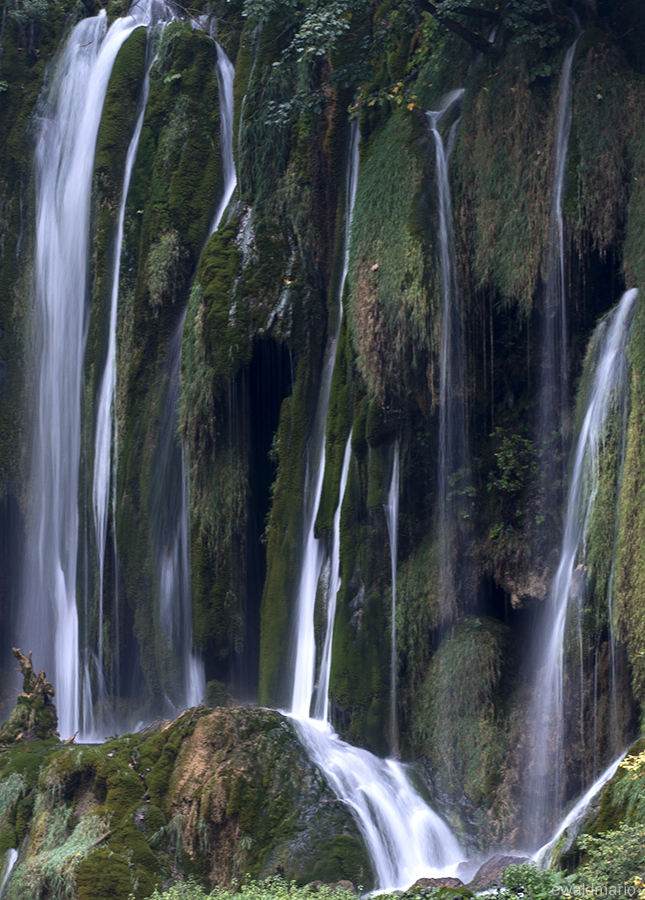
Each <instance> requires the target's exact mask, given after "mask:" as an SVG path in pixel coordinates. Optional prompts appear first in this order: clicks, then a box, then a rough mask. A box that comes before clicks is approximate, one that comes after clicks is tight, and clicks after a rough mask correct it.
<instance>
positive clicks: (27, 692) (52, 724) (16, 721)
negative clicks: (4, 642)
mask: <svg viewBox="0 0 645 900" xmlns="http://www.w3.org/2000/svg"><path fill="white" fill-rule="evenodd" d="M13 655H14V656H15V657H16V659H17V660H18V662H19V663H20V669H21V671H22V675H23V685H22V687H23V690H22V694H20V695H19V696H18V700H17V702H16V705H15V707H14V710H13V712H12V713H11V715H10V716H9V719H8V720H7V721H6V722H5V723H4V725H3V726H2V728H0V744H13V743H15V742H16V741H35V740H47V739H48V738H58V732H57V731H56V728H57V727H58V714H57V712H56V707H55V706H54V688H53V687H52V685H51V684H50V683H49V681H47V679H46V677H45V672H44V670H43V669H41V670H40V672H39V673H38V675H36V673H35V672H34V667H33V665H32V662H31V651H29V656H25V655H24V654H23V653H21V651H20V650H19V649H18V648H17V647H14V649H13Z"/></svg>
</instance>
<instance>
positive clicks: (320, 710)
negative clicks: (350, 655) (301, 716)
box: [315, 429, 352, 722]
mask: <svg viewBox="0 0 645 900" xmlns="http://www.w3.org/2000/svg"><path fill="white" fill-rule="evenodd" d="M351 458H352V431H351V429H350V432H349V435H348V436H347V443H346V444H345V453H344V455H343V468H342V471H341V474H340V492H339V494H338V506H337V507H336V512H335V513H334V527H333V534H332V548H331V571H330V574H329V587H328V589H327V631H326V632H325V643H324V645H323V652H322V661H321V663H320V675H319V676H318V690H317V693H316V710H315V717H316V719H320V720H321V721H323V722H326V721H327V719H328V717H329V675H330V672H331V649H332V644H333V640H334V620H335V618H336V600H337V597H338V592H339V590H340V583H341V580H340V511H341V507H342V505H343V497H344V496H345V489H346V487H347V477H348V475H349V463H350V460H351Z"/></svg>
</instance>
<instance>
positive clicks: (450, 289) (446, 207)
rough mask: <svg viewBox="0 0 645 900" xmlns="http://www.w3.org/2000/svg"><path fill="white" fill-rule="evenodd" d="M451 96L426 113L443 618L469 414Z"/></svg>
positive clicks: (450, 609) (448, 608)
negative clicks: (437, 316)
mask: <svg viewBox="0 0 645 900" xmlns="http://www.w3.org/2000/svg"><path fill="white" fill-rule="evenodd" d="M463 93H464V92H463V89H461V90H455V91H451V92H450V93H449V94H447V95H446V97H444V99H443V102H442V104H441V107H440V108H439V109H438V110H437V111H434V112H427V113H426V116H427V119H428V124H429V127H430V130H431V132H432V136H433V138H434V142H435V161H436V168H437V191H438V199H439V264H440V271H441V351H440V362H439V365H440V376H439V461H438V477H437V483H438V511H439V560H440V561H439V567H440V574H439V580H440V586H439V593H440V597H441V598H442V599H441V604H442V610H443V615H444V618H446V619H452V618H453V617H454V614H455V606H454V605H455V602H456V595H457V587H456V584H455V577H454V569H455V562H456V560H455V558H454V557H455V553H456V540H457V527H458V519H457V516H458V512H459V501H458V500H456V501H452V497H451V491H450V490H449V488H451V487H452V488H455V491H454V494H455V495H456V496H457V497H458V496H459V494H458V491H459V489H460V487H461V484H460V482H461V481H462V480H463V479H464V478H466V476H467V467H468V464H467V454H466V411H465V405H464V364H463V355H462V332H461V308H460V300H459V285H458V280H457V269H456V258H455V236H454V231H453V225H452V202H451V197H450V180H449V176H448V160H449V156H450V152H449V151H450V150H451V149H452V145H453V144H454V140H455V136H456V123H455V125H453V128H452V129H451V131H450V135H449V142H448V145H449V146H448V152H446V150H445V149H444V145H443V141H442V139H441V135H440V134H439V130H438V125H439V122H440V120H441V118H442V117H443V115H444V114H445V113H446V112H447V111H448V110H449V109H450V107H451V106H452V105H453V104H454V103H456V102H457V101H458V100H459V99H460V98H461V96H462V94H463Z"/></svg>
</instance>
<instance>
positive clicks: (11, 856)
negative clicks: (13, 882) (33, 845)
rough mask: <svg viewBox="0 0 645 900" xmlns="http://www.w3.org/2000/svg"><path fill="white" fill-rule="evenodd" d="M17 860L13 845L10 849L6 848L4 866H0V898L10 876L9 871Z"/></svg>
mask: <svg viewBox="0 0 645 900" xmlns="http://www.w3.org/2000/svg"><path fill="white" fill-rule="evenodd" d="M17 862H18V851H17V850H15V849H14V848H13V847H12V848H11V849H10V850H7V853H6V855H5V862H4V866H3V867H2V881H1V882H0V900H2V898H3V897H4V892H5V888H6V886H7V885H8V883H9V879H10V878H11V873H12V872H13V869H14V866H15V865H16V863H17Z"/></svg>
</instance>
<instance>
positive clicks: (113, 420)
mask: <svg viewBox="0 0 645 900" xmlns="http://www.w3.org/2000/svg"><path fill="white" fill-rule="evenodd" d="M148 76H149V68H148V71H147V72H146V77H145V80H144V84H143V92H142V98H141V109H140V111H139V116H138V118H137V123H136V126H135V129H134V134H133V135H132V140H131V141H130V146H129V147H128V152H127V156H126V162H125V174H124V178H123V189H122V192H121V203H120V206H119V214H118V220H117V234H116V245H115V246H116V253H115V260H114V269H113V271H112V292H111V296H110V323H109V332H108V349H107V357H106V361H105V369H104V371H103V378H102V380H101V386H100V389H99V394H98V405H97V412H96V432H95V435H96V436H95V446H94V479H93V483H92V506H93V510H94V531H95V534H96V547H97V552H98V562H99V572H98V577H99V626H98V659H97V670H98V672H99V677H101V676H103V675H104V665H103V574H104V567H105V552H106V549H107V548H106V542H107V526H108V505H109V499H110V484H112V500H113V503H112V513H113V522H115V521H116V519H115V516H114V513H115V508H114V498H115V491H116V466H117V460H116V443H117V417H116V406H115V403H114V395H115V391H116V323H117V309H118V300H119V275H120V271H121V250H122V245H123V223H124V220H125V205H126V200H127V197H128V191H129V189H130V178H131V176H132V169H133V168H134V162H135V159H136V155H137V148H138V146H139V137H140V136H141V128H142V126H143V117H144V114H145V110H146V104H147V102H148V90H149V85H150V82H149V77H148ZM113 447H114V448H115V449H114V459H113V457H112V449H113ZM114 532H116V528H114ZM113 553H114V559H115V563H116V559H117V547H116V533H115V534H114V535H113ZM117 591H118V587H117V584H116V579H115V592H117ZM115 599H117V598H116V597H115ZM117 606H118V602H117V603H115V608H116V607H117ZM85 668H86V670H87V666H86V667H85ZM85 681H86V685H85V688H84V690H83V702H84V706H85V709H86V713H85V716H84V731H85V732H86V733H91V732H92V731H93V730H94V728H93V722H92V721H91V720H90V719H89V717H90V716H91V709H92V699H91V698H92V693H91V683H90V679H89V672H88V671H86V677H85ZM88 692H89V693H88Z"/></svg>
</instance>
